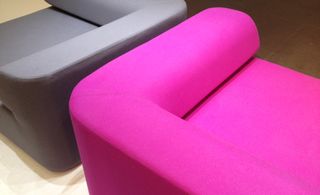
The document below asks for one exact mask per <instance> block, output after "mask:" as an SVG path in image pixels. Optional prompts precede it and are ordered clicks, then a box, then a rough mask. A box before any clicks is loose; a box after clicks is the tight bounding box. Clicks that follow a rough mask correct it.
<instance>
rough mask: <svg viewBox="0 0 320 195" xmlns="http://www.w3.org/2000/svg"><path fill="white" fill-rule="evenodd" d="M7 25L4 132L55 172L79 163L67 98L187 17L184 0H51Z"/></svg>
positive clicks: (2, 27)
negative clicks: (106, 67)
mask: <svg viewBox="0 0 320 195" xmlns="http://www.w3.org/2000/svg"><path fill="white" fill-rule="evenodd" d="M47 2H48V3H50V4H51V5H52V7H50V8H47V9H44V10H41V11H39V12H36V13H33V14H30V15H27V16H25V17H21V18H18V19H15V20H12V21H9V22H6V23H3V24H0V132H1V133H3V134H4V135H5V136H6V137H8V138H9V139H11V140H12V141H13V142H14V143H15V144H17V145H18V146H20V147H21V148H22V149H23V150H24V151H25V152H27V153H28V154H29V155H30V156H31V157H33V158H34V159H35V160H36V161H38V162H39V163H40V164H42V165H43V166H45V167H46V168H48V169H50V170H52V171H64V170H67V169H69V168H72V167H74V166H75V165H77V164H79V161H80V160H79V154H78V151H77V147H76V143H75V139H74V135H73V131H72V126H71V123H70V118H69V114H68V112H69V111H68V99H69V96H70V93H71V90H72V88H73V87H74V86H75V85H76V84H77V82H78V81H79V80H81V79H82V78H83V77H84V76H86V75H87V74H89V73H91V72H92V71H94V70H95V69H97V68H99V67H100V66H101V65H103V64H105V63H106V62H108V61H110V60H112V59H113V58H115V57H117V56H119V55H121V54H122V53H124V52H126V51H128V50H130V49H132V48H133V47H135V46H137V45H139V44H141V43H143V42H145V41H147V40H149V39H150V38H152V37H154V36H156V35H157V34H160V33H162V32H163V31H165V30H166V29H168V28H170V27H172V26H174V25H176V24H178V23H179V22H180V21H182V20H183V19H184V18H185V17H186V5H185V2H184V1H183V0H121V1H120V0H64V1H62V0H47Z"/></svg>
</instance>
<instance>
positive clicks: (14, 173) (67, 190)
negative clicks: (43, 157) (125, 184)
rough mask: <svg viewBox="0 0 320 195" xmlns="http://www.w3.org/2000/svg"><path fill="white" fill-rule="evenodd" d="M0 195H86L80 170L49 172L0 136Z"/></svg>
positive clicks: (85, 187) (80, 167)
mask: <svg viewBox="0 0 320 195" xmlns="http://www.w3.org/2000/svg"><path fill="white" fill-rule="evenodd" d="M0 194H1V195H7V194H8V195H11V194H23V195H50V194H66V195H69V194H76V195H87V194H88V190H87V185H86V182H85V177H84V173H83V169H82V166H78V167H76V168H74V169H72V170H70V171H67V172H63V173H54V172H50V171H48V170H47V169H45V168H43V167H42V166H41V165H39V164H38V163H37V162H35V161H34V160H33V159H31V158H30V157H29V156H28V155H27V154H26V153H24V152H23V151H22V150H21V149H20V148H18V147H17V146H16V145H15V144H13V143H12V142H10V141H9V140H8V139H7V138H6V137H4V136H3V135H2V134H0Z"/></svg>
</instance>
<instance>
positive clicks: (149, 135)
mask: <svg viewBox="0 0 320 195" xmlns="http://www.w3.org/2000/svg"><path fill="white" fill-rule="evenodd" d="M258 46H259V40H258V34H257V30H256V27H255V25H254V23H253V21H252V20H251V19H250V17H248V16H247V15H245V14H243V13H241V12H238V11H234V10H230V9H224V8H214V9H208V10H205V11H203V12H201V13H200V14H198V15H196V16H194V17H192V18H191V19H189V20H187V21H185V22H183V23H182V24H180V25H178V26H177V27H175V28H173V29H171V30H169V31H167V32H166V33H164V34H162V35H160V36H158V37H157V38H155V39H153V40H151V41H149V42H148V43H146V44H144V45H142V46H140V47H138V48H136V49H134V50H132V51H130V52H128V53H127V54H125V55H123V56H121V57H119V58H118V59H116V60H114V61H112V62H110V63H108V64H107V65H106V66H104V67H102V68H101V69H99V70H98V71H96V72H94V73H93V74H91V75H90V76H88V77H87V78H86V79H84V80H83V81H81V82H80V83H79V85H78V86H77V87H76V88H75V90H74V92H73V94H72V97H71V100H70V110H71V117H72V121H73V125H74V129H75V134H76V138H77V142H78V146H79V150H80V154H81V159H82V162H83V166H84V170H85V175H86V179H87V182H88V187H89V191H90V193H91V194H94V195H96V194H98V195H99V194H319V192H320V190H319V187H317V186H316V184H319V182H317V181H316V179H317V178H319V172H317V171H315V172H313V173H309V172H308V171H309V170H310V169H311V168H316V167H317V163H318V162H317V154H315V152H316V151H317V149H318V146H319V145H317V144H316V143H314V145H313V146H312V145H311V144H308V145H303V144H304V143H305V141H304V140H302V141H301V142H297V145H295V146H294V147H293V148H292V149H293V150H296V154H298V153H299V151H301V150H303V149H305V148H309V149H310V148H311V149H310V152H312V155H315V156H314V157H310V156H311V154H310V156H309V155H308V154H306V155H305V156H306V157H308V158H305V159H307V161H303V162H299V161H298V159H299V158H300V156H297V157H296V158H294V153H295V152H293V153H289V154H288V155H291V156H289V158H288V159H286V157H283V156H281V154H283V153H282V152H283V151H280V152H277V151H275V150H271V151H270V152H269V151H267V150H268V149H269V148H268V147H269V146H263V145H264V144H269V143H273V144H278V145H275V147H276V146H277V147H279V149H281V150H284V149H285V150H288V148H289V146H288V143H290V142H291V141H290V140H287V139H291V138H293V137H294V135H286V134H283V135H280V137H279V138H283V141H277V140H274V141H272V142H271V141H270V140H266V141H267V142H266V143H264V142H262V141H261V139H260V137H258V139H259V141H260V144H261V145H260V146H259V147H257V151H256V150H255V149H256V148H255V147H256V145H258V144H256V143H255V142H254V141H255V140H250V139H255V135H257V134H258V135H260V134H259V133H256V134H254V135H252V136H251V135H249V134H250V133H252V132H253V133H255V131H254V130H255V129H253V128H256V127H260V126H259V124H260V125H263V123H264V122H265V121H267V120H269V121H273V120H275V119H277V121H276V122H275V124H274V126H270V127H276V128H287V129H286V130H284V131H283V132H284V133H287V134H289V133H288V132H290V128H295V127H296V126H294V125H292V124H291V123H289V124H288V123H287V121H288V120H289V119H290V117H289V116H288V118H286V117H285V116H281V117H283V118H285V120H284V121H282V122H281V121H280V122H279V121H278V120H282V119H283V118H281V117H280V118H279V114H280V113H279V114H278V115H277V112H276V113H273V112H272V114H273V115H272V116H271V117H270V118H269V114H270V113H264V115H263V116H264V118H262V119H261V120H263V121H261V123H260V122H259V121H258V120H257V119H259V118H258V116H255V115H254V113H260V112H261V111H260V110H259V108H257V107H255V104H257V105H262V106H260V108H268V109H269V110H268V111H270V112H271V111H273V109H272V107H273V106H275V107H274V109H277V108H279V107H280V108H281V110H280V111H281V112H283V111H284V110H285V109H289V108H288V106H289V105H292V107H293V108H290V110H288V112H290V111H291V110H292V109H295V108H296V107H295V106H297V108H299V109H302V110H305V111H306V112H308V113H307V115H306V116H305V117H302V118H300V119H299V120H300V122H297V123H296V124H299V125H300V126H301V124H302V123H304V122H307V124H311V125H315V126H312V128H311V127H310V128H307V127H306V128H304V129H303V130H304V131H305V134H306V135H305V136H304V138H308V137H311V136H309V135H310V134H314V135H316V134H317V133H318V134H319V125H318V124H319V120H317V119H319V118H317V117H319V111H316V110H311V109H310V110H309V105H310V104H311V103H312V102H311V101H309V100H312V101H315V98H317V97H319V93H320V92H319V85H320V84H319V81H318V80H316V79H314V78H309V77H307V76H304V75H302V74H298V73H293V72H292V71H290V70H287V69H284V68H280V67H278V66H276V65H273V64H269V63H267V62H264V61H260V60H258V59H254V60H251V62H250V64H249V65H248V66H247V67H245V69H244V70H242V71H241V72H240V73H237V74H236V75H232V74H233V73H235V71H236V70H237V69H238V68H239V67H241V66H242V65H244V64H245V62H246V61H248V60H249V59H250V58H251V57H252V56H253V55H254V53H255V51H256V50H257V48H258ZM264 66H266V67H264ZM250 70H251V71H252V72H253V73H254V74H253V73H252V74H250ZM248 71H249V73H247V72H248ZM261 71H263V72H261ZM241 74H245V76H243V77H244V78H243V79H242V80H241V79H240V78H241V76H239V75H241ZM263 74H266V75H264V76H263V77H262V78H260V77H259V75H263ZM281 75H283V79H282V76H281ZM230 76H233V79H231V81H230V82H228V83H227V84H226V85H224V86H222V88H220V90H219V91H218V92H216V93H214V94H213V97H212V98H210V99H209V100H208V102H205V103H204V104H203V105H201V106H200V107H199V108H198V109H197V110H196V112H195V113H192V115H191V116H190V117H189V118H188V120H183V119H182V118H181V117H182V116H184V115H185V114H186V113H188V112H189V111H191V110H192V109H193V108H194V107H195V106H196V105H198V104H199V103H200V102H201V100H203V99H204V98H205V97H206V96H207V95H208V94H210V92H211V91H213V90H214V89H215V88H217V87H218V86H219V85H220V84H221V83H222V82H223V81H224V80H226V79H227V78H228V77H230ZM272 78H274V79H275V80H276V81H277V82H276V84H279V86H278V85H275V86H272V84H274V83H275V82H268V81H270V80H272ZM238 80H239V81H238ZM248 80H251V82H249V81H248ZM280 81H281V82H284V83H281V82H280ZM288 81H292V84H291V83H289V82H288ZM233 82H235V83H238V82H239V84H233ZM255 82H256V83H255ZM279 82H280V83H279ZM230 83H231V84H230ZM295 83H299V85H297V88H295V85H294V84H295ZM302 83H303V84H302ZM232 84H233V85H235V87H234V88H235V89H233V88H232V86H233V85H232ZM242 84H244V86H243V91H242V90H239V89H240V88H241V85H242ZM249 84H252V86H253V87H252V86H250V85H249ZM248 85H249V86H248ZM270 85H271V86H270ZM259 86H261V88H260V87H259ZM286 86H288V87H286ZM301 86H304V88H302V87H301ZM229 87H230V89H229ZM273 87H274V89H275V91H274V92H278V91H279V93H275V94H274V95H277V94H279V96H281V99H280V100H281V101H283V99H286V98H287V99H288V101H287V102H286V105H279V102H278V101H276V100H277V97H274V96H271V97H270V101H272V105H270V106H267V105H264V104H263V97H265V96H262V95H261V94H258V95H256V96H255V95H254V94H255V93H261V91H262V93H264V94H265V95H266V96H269V95H270V94H271V95H272V94H273ZM283 87H285V88H286V89H287V88H288V89H289V90H292V91H289V92H288V94H287V93H284V92H281V93H280V89H281V88H283ZM263 88H266V91H264V90H263ZM232 89H233V90H232ZM313 89H315V90H318V92H316V91H314V92H312V93H310V94H308V95H304V94H298V95H297V96H296V97H293V96H292V95H293V91H294V90H296V91H299V92H302V93H309V92H310V91H313ZM223 90H226V91H227V92H226V94H225V95H221V96H222V97H221V98H220V101H221V104H224V105H228V106H227V107H226V109H229V110H230V109H231V108H232V107H233V106H235V109H239V110H237V112H236V114H238V115H240V114H241V110H240V109H246V107H248V109H249V111H248V110H245V111H244V115H245V116H248V117H251V115H253V116H254V117H252V119H253V120H254V121H255V124H256V126H251V127H252V129H250V130H247V131H246V132H244V131H245V130H246V127H248V126H249V125H247V124H246V123H245V122H247V121H250V119H247V118H245V120H244V124H242V123H241V121H240V122H238V123H237V119H238V120H241V117H237V118H234V117H233V116H234V114H233V113H232V112H231V113H229V114H230V116H229V115H228V113H224V112H223V111H224V109H223V108H219V104H217V105H216V104H214V103H211V101H215V100H214V98H215V97H216V94H218V93H222V92H223ZM237 90H238V91H237ZM246 90H248V93H245V94H244V93H243V92H245V91H246ZM239 91H240V93H239ZM236 92H238V93H239V94H236ZM268 92H269V93H268ZM222 94H224V93H222ZM235 94H236V95H235ZM230 95H231V96H233V97H230ZM237 96H238V97H239V100H235V99H236V97H237ZM246 97H248V100H249V99H250V100H251V102H250V104H249V105H248V106H246V104H244V103H243V102H241V100H242V99H245V98H246ZM255 97H256V98H257V99H255ZM298 99H299V100H302V101H301V102H300V103H299V104H298V103H295V102H296V101H297V100H298ZM230 100H232V101H230ZM307 100H308V102H307ZM237 101H239V102H240V103H242V105H234V104H235V103H236V102H237ZM243 101H244V100H243ZM305 104H307V107H306V108H304V107H303V105H305ZM301 107H303V108H301ZM315 107H319V104H315ZM215 108H219V109H218V114H217V115H219V114H220V115H221V116H223V118H221V123H230V124H225V127H226V130H228V131H229V132H230V134H231V135H230V136H229V137H228V136H226V135H224V134H223V132H224V129H219V130H218V132H222V133H220V134H219V133H216V132H215V130H214V129H215V128H214V125H220V126H222V127H223V124H220V123H219V118H215V119H213V118H212V117H211V116H212V113H214V114H215V111H214V110H213V109H215ZM318 110H319V109H318ZM296 113H297V111H294V112H292V115H290V116H291V117H292V118H294V117H295V116H297V115H296ZM235 116H237V115H235ZM305 120H307V121H305ZM211 124H212V125H211ZM232 124H234V125H237V126H239V131H240V130H242V132H244V135H245V136H243V140H242V141H243V142H242V141H239V142H236V141H237V138H238V139H240V140H241V138H242V137H241V134H240V133H239V134H237V131H236V130H233V129H231V130H230V129H228V128H229V127H230V128H232V127H233V126H232ZM277 124H278V125H279V126H278V125H277ZM242 125H243V126H242ZM286 125H287V126H286ZM300 126H298V127H300ZM310 129H311V130H310ZM232 130H233V131H232ZM267 130H268V129H267V127H265V128H264V129H262V130H259V129H256V131H261V135H262V134H265V132H266V131H267ZM272 131H273V132H274V131H276V130H270V132H272ZM292 132H301V130H299V129H298V130H295V129H294V130H292ZM245 133H247V134H245ZM221 134H222V135H224V136H220V135H221ZM225 134H227V133H225ZM250 136H251V137H250ZM233 138H234V139H233ZM247 139H248V140H249V141H252V142H253V143H252V142H248V143H247V142H246V140H247ZM314 140H315V141H316V140H317V138H315V139H314ZM281 144H283V145H281ZM299 144H301V146H300V145H299ZM270 147H271V146H270ZM272 149H273V148H272ZM252 151H253V152H252ZM259 151H262V153H261V154H260V152H259ZM255 152H256V153H255ZM308 152H309V151H308ZM284 153H285V151H284ZM255 154H258V155H255ZM273 154H274V156H273ZM299 154H300V153H299ZM268 155H269V156H268ZM277 159H279V162H276V161H277ZM269 161H270V162H269ZM290 162H292V163H296V162H297V163H298V164H297V165H289V164H288V167H287V168H286V167H284V165H286V163H290ZM312 163H315V164H312ZM305 167H307V168H306V169H304V168H305ZM295 168H297V169H295ZM293 169H294V170H293Z"/></svg>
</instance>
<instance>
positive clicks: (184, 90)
mask: <svg viewBox="0 0 320 195" xmlns="http://www.w3.org/2000/svg"><path fill="white" fill-rule="evenodd" d="M181 36H183V38H182V37H181ZM258 47H259V36H258V32H257V29H256V26H255V24H254V22H253V21H252V19H251V18H250V17H249V16H248V15H246V14H244V13H242V12H239V11H235V10H230V9H226V8H212V9H207V10H205V11H203V12H201V13H200V14H198V15H196V16H194V17H192V18H190V19H189V20H187V21H185V22H183V23H182V24H180V25H178V26H176V27H175V28H173V29H171V30H168V31H167V32H165V33H163V34H162V35H160V36H158V37H156V38H154V39H153V40H151V41H149V42H148V43H147V44H144V45H141V46H139V47H138V48H136V49H134V50H132V51H130V52H128V53H126V54H125V55H123V56H121V57H120V58H117V59H115V60H113V61H112V62H110V63H108V64H107V66H105V67H103V68H101V69H100V70H98V71H97V72H95V74H94V78H91V76H89V77H87V78H86V79H85V80H86V81H85V82H84V83H83V84H82V85H86V86H83V87H82V88H86V90H87V91H91V93H95V91H96V92H97V93H101V89H102V90H103V91H105V92H106V93H112V94H130V95H138V96H140V97H141V96H142V97H144V98H147V99H149V100H151V101H153V102H155V103H156V104H158V105H159V106H161V107H162V108H164V109H167V110H168V111H169V112H171V113H173V114H175V115H177V116H179V117H182V116H183V115H185V114H186V113H187V112H188V111H190V110H191V109H192V108H193V107H194V106H196V105H197V104H198V103H199V102H200V101H201V100H202V99H203V98H204V97H205V96H207V95H208V94H209V93H210V92H211V91H212V90H213V89H215V88H216V87H217V86H218V85H219V84H221V82H223V81H224V80H225V79H226V78H228V77H229V76H230V75H231V74H232V73H234V72H235V71H236V70H237V69H238V68H239V67H241V66H242V65H243V64H245V62H246V61H248V60H249V59H250V58H251V57H252V56H253V55H254V54H255V52H256V50H257V49H258ZM171 53H175V55H170V54H171ZM177 56H179V57H177ZM180 56H181V57H180ZM150 63H152V65H151V64H150ZM105 69H108V71H105ZM99 77H101V79H99ZM97 80H100V82H98V83H97V82H96V81H97ZM93 83H94V84H93ZM92 86H94V88H93V87H92Z"/></svg>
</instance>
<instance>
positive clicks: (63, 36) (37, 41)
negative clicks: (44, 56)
mask: <svg viewBox="0 0 320 195" xmlns="http://www.w3.org/2000/svg"><path fill="white" fill-rule="evenodd" d="M95 28H97V26H95V25H93V24H90V23H88V22H85V21H83V20H79V19H78V18H75V17H72V16H70V15H67V14H63V13H61V12H59V11H57V10H55V9H52V8H48V9H44V10H41V11H38V12H36V13H34V14H30V15H27V16H25V17H22V18H19V19H17V20H12V21H9V22H6V23H3V24H1V25H0V35H1V36H0V46H1V47H0V65H5V64H8V63H10V62H12V61H16V60H18V59H20V58H23V57H26V56H28V55H31V54H32V53H35V52H38V51H41V50H43V49H46V48H48V47H51V46H53V45H56V44H58V43H61V42H64V41H66V40H68V39H70V38H73V37H75V36H77V35H80V34H82V33H85V32H88V31H90V30H93V29H95Z"/></svg>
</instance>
